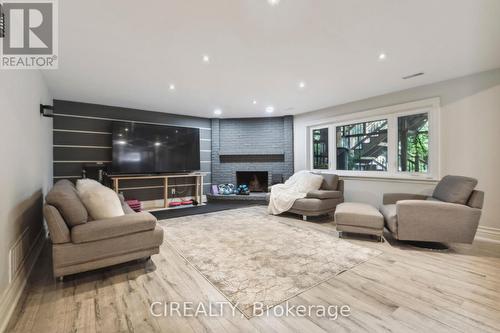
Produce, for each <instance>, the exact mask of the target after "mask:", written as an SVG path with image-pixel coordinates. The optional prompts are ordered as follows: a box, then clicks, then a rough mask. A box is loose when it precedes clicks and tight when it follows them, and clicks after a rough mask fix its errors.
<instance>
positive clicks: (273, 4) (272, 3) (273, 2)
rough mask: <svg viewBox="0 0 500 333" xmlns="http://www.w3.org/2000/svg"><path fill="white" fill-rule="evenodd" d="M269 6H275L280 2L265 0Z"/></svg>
mask: <svg viewBox="0 0 500 333" xmlns="http://www.w3.org/2000/svg"><path fill="white" fill-rule="evenodd" d="M267 2H268V3H269V4H270V5H271V6H276V5H278V4H279V3H280V0H267Z"/></svg>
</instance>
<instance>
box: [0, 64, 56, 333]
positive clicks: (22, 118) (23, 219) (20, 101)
mask: <svg viewBox="0 0 500 333" xmlns="http://www.w3.org/2000/svg"><path fill="white" fill-rule="evenodd" d="M40 103H43V104H52V99H51V97H50V95H49V92H48V90H47V86H46V85H45V82H44V80H43V78H42V75H41V73H40V72H39V71H37V70H3V71H1V72H0V112H1V117H0V121H1V124H0V126H1V129H0V158H1V161H0V184H1V187H0V189H1V191H2V192H1V193H2V194H1V199H0V306H2V302H6V301H7V300H6V299H7V298H9V297H7V296H9V295H7V294H9V293H12V291H11V290H10V289H12V288H11V284H10V283H9V249H10V247H11V246H12V245H13V244H14V242H15V241H16V240H17V239H18V238H19V236H20V235H21V233H22V232H23V231H24V230H26V228H29V229H28V232H29V237H30V240H33V239H34V238H35V237H36V235H37V234H38V233H39V232H40V230H41V229H40V228H41V227H42V225H43V218H42V203H43V197H44V194H45V193H46V192H47V190H48V189H49V188H50V187H51V184H52V119H50V118H43V117H41V116H40V113H39V105H40ZM16 292H17V291H16ZM7 305H8V304H7ZM0 310H4V309H3V308H0ZM3 315H5V314H4V313H0V317H1V316H3ZM1 319H3V318H1ZM0 330H1V328H0Z"/></svg>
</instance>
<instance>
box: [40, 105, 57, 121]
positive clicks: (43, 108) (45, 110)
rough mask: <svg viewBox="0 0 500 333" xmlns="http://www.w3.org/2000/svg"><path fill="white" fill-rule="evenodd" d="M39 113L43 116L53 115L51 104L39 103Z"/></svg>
mask: <svg viewBox="0 0 500 333" xmlns="http://www.w3.org/2000/svg"><path fill="white" fill-rule="evenodd" d="M40 114H41V115H42V116H44V117H49V118H53V117H54V107H53V106H52V105H44V104H40Z"/></svg>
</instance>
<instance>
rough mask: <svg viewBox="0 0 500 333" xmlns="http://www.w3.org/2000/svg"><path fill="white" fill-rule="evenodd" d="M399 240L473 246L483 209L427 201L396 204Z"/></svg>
mask: <svg viewBox="0 0 500 333" xmlns="http://www.w3.org/2000/svg"><path fill="white" fill-rule="evenodd" d="M396 213H397V219H398V220H397V223H398V239H401V240H425V241H436V242H465V243H472V241H473V240H474V236H475V234H476V230H477V227H478V225H479V218H480V217H481V210H480V209H477V208H471V207H468V206H465V205H460V204H454V203H448V202H440V201H424V200H402V201H398V202H397V204H396Z"/></svg>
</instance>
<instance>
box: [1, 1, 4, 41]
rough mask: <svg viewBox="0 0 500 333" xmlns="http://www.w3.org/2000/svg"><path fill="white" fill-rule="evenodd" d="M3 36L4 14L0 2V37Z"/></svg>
mask: <svg viewBox="0 0 500 333" xmlns="http://www.w3.org/2000/svg"><path fill="white" fill-rule="evenodd" d="M4 37H5V14H4V13H3V10H2V4H0V38H4Z"/></svg>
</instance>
